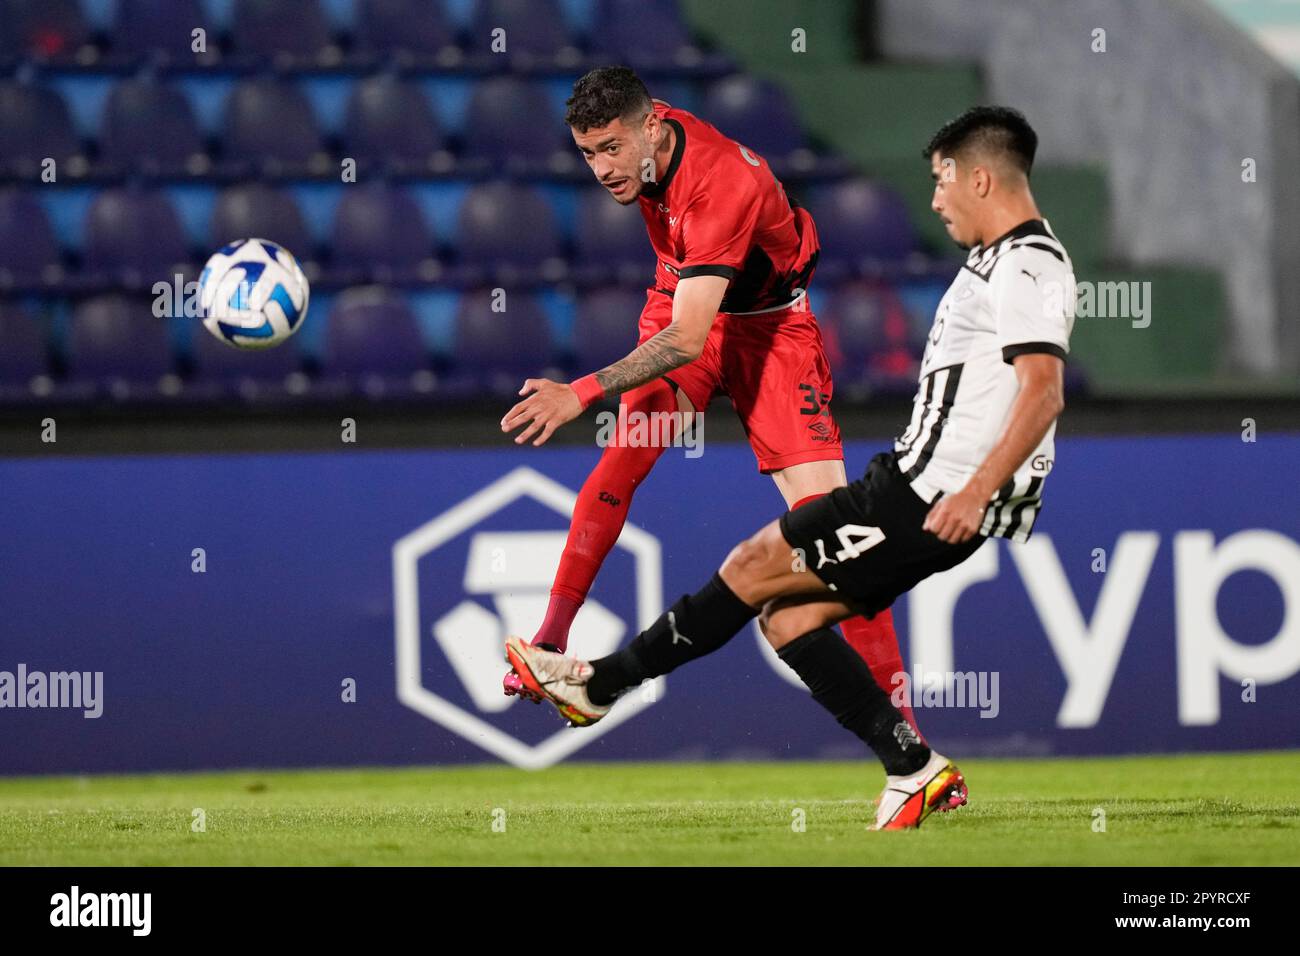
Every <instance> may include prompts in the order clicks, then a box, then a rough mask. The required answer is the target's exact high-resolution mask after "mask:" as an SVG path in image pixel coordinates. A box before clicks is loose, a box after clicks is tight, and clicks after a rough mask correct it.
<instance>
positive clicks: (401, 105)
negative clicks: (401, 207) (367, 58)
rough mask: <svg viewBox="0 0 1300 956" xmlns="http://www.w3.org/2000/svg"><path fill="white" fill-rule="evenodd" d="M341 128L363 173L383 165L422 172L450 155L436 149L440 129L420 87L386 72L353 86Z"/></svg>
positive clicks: (347, 149) (347, 151)
mask: <svg viewBox="0 0 1300 956" xmlns="http://www.w3.org/2000/svg"><path fill="white" fill-rule="evenodd" d="M343 130H344V133H343V138H344V147H343V149H344V153H345V154H346V155H348V156H352V157H353V158H355V159H356V160H357V163H358V164H359V165H360V166H361V167H362V170H361V172H362V174H363V176H364V175H365V174H367V173H369V172H373V171H374V170H379V169H385V168H389V169H392V170H393V171H395V172H403V171H411V172H417V173H421V172H423V173H427V172H430V171H433V170H436V169H438V168H439V166H440V165H447V164H448V162H449V159H450V157H447V156H446V154H445V153H441V151H442V150H443V141H442V133H441V132H440V131H439V130H438V122H437V120H436V119H434V116H433V109H432V108H431V107H430V105H429V100H428V98H427V97H426V96H425V95H424V92H423V91H422V90H421V89H420V88H419V87H418V86H416V85H415V84H413V83H404V82H402V81H400V80H397V79H395V78H393V77H390V76H376V77H372V78H370V79H367V80H362V81H361V82H359V83H357V84H356V86H354V87H353V89H352V97H351V99H349V101H348V107H347V116H346V119H345V121H344V124H343ZM440 154H441V155H440Z"/></svg>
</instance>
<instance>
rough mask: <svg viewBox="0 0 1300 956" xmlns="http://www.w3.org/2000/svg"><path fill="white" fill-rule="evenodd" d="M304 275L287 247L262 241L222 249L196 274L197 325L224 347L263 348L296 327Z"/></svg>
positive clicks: (302, 307)
mask: <svg viewBox="0 0 1300 956" xmlns="http://www.w3.org/2000/svg"><path fill="white" fill-rule="evenodd" d="M309 294H310V290H309V289H308V288H307V277H306V276H305V275H303V274H302V269H301V267H299V265H298V260H297V259H295V258H294V257H293V253H291V252H290V251H289V250H288V249H286V248H284V247H283V246H281V245H277V244H276V243H274V242H269V241H267V240H266V239H240V240H238V241H237V242H232V243H230V244H229V245H226V246H222V247H221V248H220V249H218V250H217V251H216V253H214V254H213V256H212V258H211V259H209V260H208V262H207V265H205V266H204V267H203V273H202V274H201V275H200V276H199V314H200V315H201V316H202V317H203V327H204V328H206V329H207V330H208V331H209V332H211V333H212V334H213V335H215V336H216V337H217V338H219V339H221V341H223V342H225V343H226V344H227V345H231V346H234V347H235V348H240V349H269V348H271V346H273V345H279V344H280V343H281V342H283V341H284V340H285V339H287V338H288V337H289V336H291V335H293V333H294V332H296V331H298V328H299V327H300V326H301V325H302V320H303V319H304V318H305V317H306V315H307V299H308V296H309Z"/></svg>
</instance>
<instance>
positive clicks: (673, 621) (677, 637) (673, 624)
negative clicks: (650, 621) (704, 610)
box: [668, 611, 694, 645]
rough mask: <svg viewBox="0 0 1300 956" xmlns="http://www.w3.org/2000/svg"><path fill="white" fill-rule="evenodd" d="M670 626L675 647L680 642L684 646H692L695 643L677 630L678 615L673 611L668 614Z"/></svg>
mask: <svg viewBox="0 0 1300 956" xmlns="http://www.w3.org/2000/svg"><path fill="white" fill-rule="evenodd" d="M668 626H669V627H670V628H671V629H672V632H673V644H674V645H676V644H677V642H678V641H681V642H682V643H683V644H692V645H693V644H694V642H693V641H692V640H691V639H690V638H689V637H687V636H686V635H685V634H682V633H680V632H679V631H678V630H677V615H676V614H674V613H673V612H672V611H669V612H668Z"/></svg>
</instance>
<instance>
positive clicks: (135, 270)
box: [83, 189, 188, 288]
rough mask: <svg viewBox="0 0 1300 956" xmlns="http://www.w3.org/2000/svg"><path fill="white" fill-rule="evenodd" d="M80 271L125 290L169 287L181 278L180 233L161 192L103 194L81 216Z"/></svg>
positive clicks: (183, 254)
mask: <svg viewBox="0 0 1300 956" xmlns="http://www.w3.org/2000/svg"><path fill="white" fill-rule="evenodd" d="M83 234H84V235H85V244H84V248H83V258H84V268H85V271H86V272H88V273H90V274H91V275H92V276H95V277H97V278H99V279H100V280H101V281H102V280H107V281H110V282H116V283H120V284H122V285H124V286H126V287H128V288H139V287H141V286H143V287H145V288H148V287H149V286H152V285H153V284H154V283H155V282H171V281H172V277H173V275H174V274H175V273H176V272H178V271H179V272H182V273H184V272H186V269H185V268H184V264H185V263H186V261H187V259H188V249H187V245H186V241H185V232H184V230H183V229H182V228H181V223H180V220H179V219H178V218H177V216H176V210H174V209H173V208H172V205H171V203H170V202H168V201H167V197H166V196H165V195H164V194H163V193H161V192H151V191H146V190H142V189H108V190H105V191H103V192H101V193H100V194H99V195H97V196H96V197H95V199H94V201H93V202H92V203H91V204H90V208H89V209H88V210H87V211H86V221H85V226H84V229H83Z"/></svg>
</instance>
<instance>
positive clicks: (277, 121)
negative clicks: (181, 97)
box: [222, 78, 329, 175]
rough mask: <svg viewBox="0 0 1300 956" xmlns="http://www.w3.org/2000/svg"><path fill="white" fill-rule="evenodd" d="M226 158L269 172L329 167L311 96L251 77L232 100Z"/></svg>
mask: <svg viewBox="0 0 1300 956" xmlns="http://www.w3.org/2000/svg"><path fill="white" fill-rule="evenodd" d="M225 110H226V111H225V117H224V122H223V126H224V131H223V134H222V143H223V146H224V148H225V157H224V159H225V160H226V161H227V162H229V163H233V164H236V165H240V166H248V167H251V168H252V169H254V170H261V171H262V172H263V173H265V174H268V175H281V174H288V173H292V172H295V171H301V170H303V169H311V170H315V171H320V170H323V169H324V168H325V167H327V166H328V164H329V161H328V157H326V156H325V155H324V153H323V148H324V147H323V143H322V140H321V134H320V130H318V129H317V128H316V120H315V116H314V115H313V113H312V109H311V104H310V103H309V102H308V100H307V97H306V96H305V95H304V94H303V92H302V91H301V90H299V89H298V88H297V87H296V86H294V85H292V84H290V83H287V82H284V81H282V80H274V79H270V78H261V79H255V80H246V81H244V82H243V83H240V84H239V85H238V86H236V87H235V89H234V90H232V91H231V93H230V97H229V99H227V101H226V106H225Z"/></svg>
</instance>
